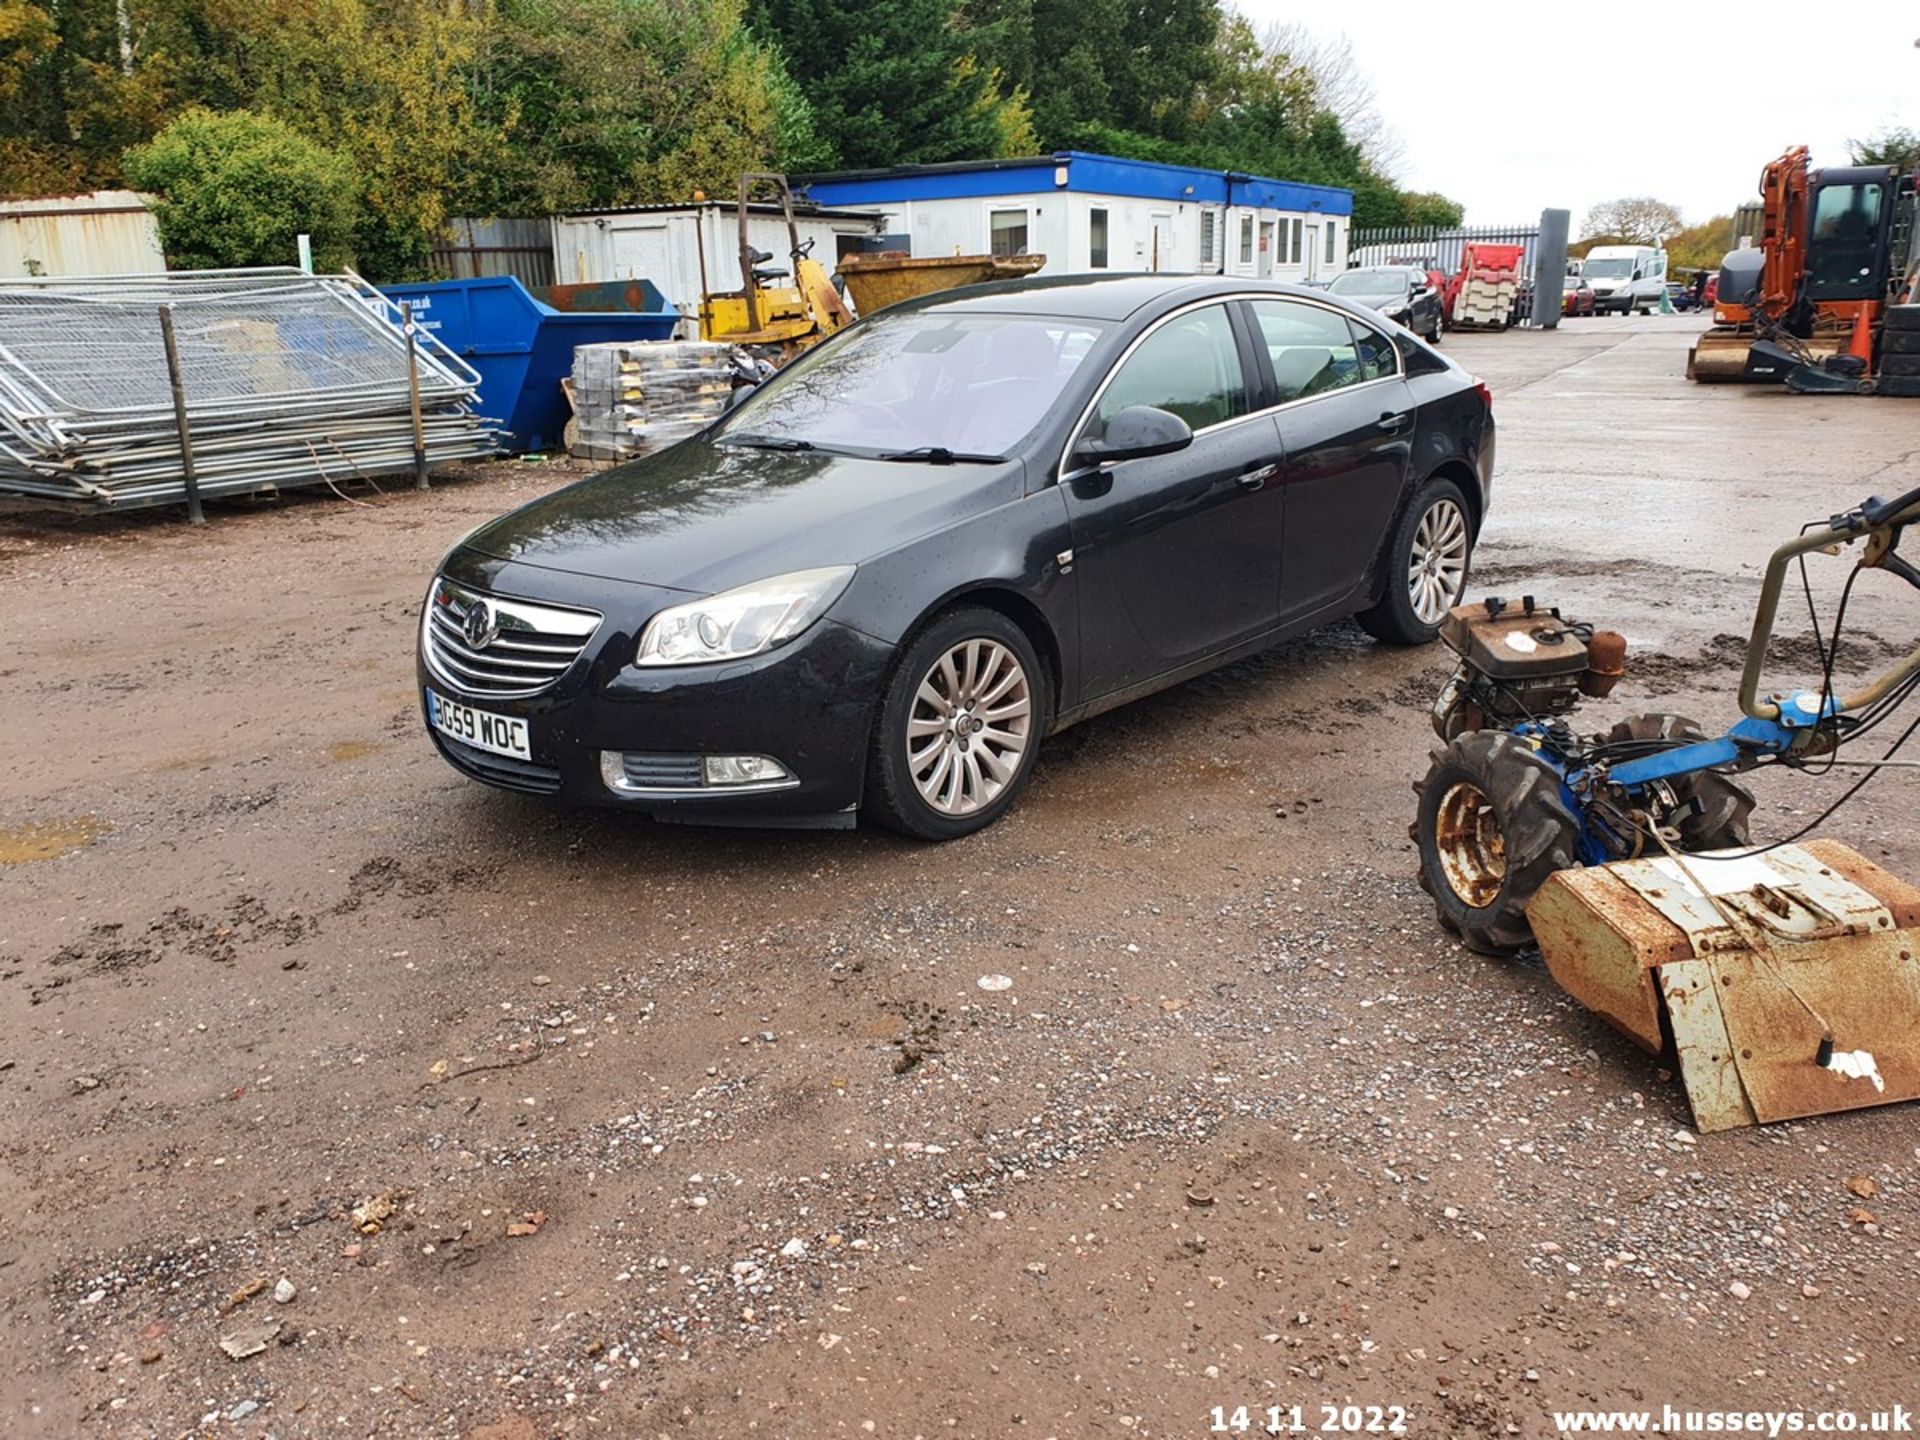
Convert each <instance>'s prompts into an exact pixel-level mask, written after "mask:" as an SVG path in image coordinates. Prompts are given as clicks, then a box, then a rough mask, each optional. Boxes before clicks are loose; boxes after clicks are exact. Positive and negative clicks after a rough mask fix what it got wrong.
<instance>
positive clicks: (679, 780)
mask: <svg viewBox="0 0 1920 1440" xmlns="http://www.w3.org/2000/svg"><path fill="white" fill-rule="evenodd" d="M620 769H621V771H622V772H623V773H624V774H625V775H626V777H627V783H628V784H629V785H632V786H633V787H634V788H635V789H636V790H697V789H699V788H700V787H701V786H703V785H705V784H706V780H707V776H706V766H705V764H704V762H703V761H702V760H701V758H700V757H699V756H698V755H665V754H650V753H648V752H645V751H640V750H628V751H625V752H623V753H622V754H621V756H620Z"/></svg>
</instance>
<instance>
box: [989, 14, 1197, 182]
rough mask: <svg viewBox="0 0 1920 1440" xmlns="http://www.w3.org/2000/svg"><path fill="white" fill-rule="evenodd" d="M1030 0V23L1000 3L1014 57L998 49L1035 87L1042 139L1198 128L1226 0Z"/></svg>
mask: <svg viewBox="0 0 1920 1440" xmlns="http://www.w3.org/2000/svg"><path fill="white" fill-rule="evenodd" d="M1027 3H1028V6H1029V9H1028V11H1027V18H1026V19H1025V20H1024V23H1023V21H1022V20H1021V18H1020V17H1019V16H1018V14H1017V13H1016V14H1013V15H1009V14H1007V13H1006V12H1005V11H1004V10H1003V11H1001V12H1000V13H999V15H998V19H999V29H998V30H997V31H996V34H997V36H998V37H999V38H1000V40H1001V43H1002V44H1003V45H1005V46H1006V47H1007V51H1006V55H1007V58H1005V59H1004V60H1002V59H1000V57H999V56H998V55H996V57H995V59H996V63H997V64H998V65H999V68H1000V69H1001V70H1002V72H1003V73H1005V74H1007V75H1013V76H1018V77H1021V78H1022V80H1023V83H1024V84H1025V85H1026V87H1027V90H1028V92H1029V93H1030V94H1031V95H1032V97H1033V112H1034V128H1035V132H1036V135H1037V138H1038V139H1039V142H1040V145H1041V147H1042V148H1045V149H1057V148H1061V147H1063V146H1069V145H1079V144H1082V143H1084V142H1083V139H1082V137H1083V136H1084V135H1085V134H1087V133H1089V132H1090V131H1097V130H1107V131H1127V132H1131V133H1133V134H1135V135H1140V136H1144V137H1148V138H1151V139H1159V140H1174V141H1182V140H1192V139H1194V138H1196V131H1197V129H1198V123H1199V120H1200V118H1201V110H1202V92H1203V91H1205V90H1206V89H1207V88H1208V86H1209V85H1210V83H1211V81H1212V79H1213V76H1214V73H1215V69H1216V65H1217V63H1218V57H1217V56H1216V53H1215V43H1216V41H1217V40H1218V38H1219V35H1220V31H1221V27H1222V24H1223V16H1222V13H1221V8H1220V5H1219V3H1218V0H1160V3H1155V0H1027ZM1020 46H1026V47H1028V48H1025V49H1020V48H1018V47H1020ZM1137 158H1144V157H1137Z"/></svg>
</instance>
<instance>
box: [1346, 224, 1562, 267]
mask: <svg viewBox="0 0 1920 1440" xmlns="http://www.w3.org/2000/svg"><path fill="white" fill-rule="evenodd" d="M1539 243H1540V226H1539V225H1538V223H1535V224H1531V225H1455V226H1448V227H1442V226H1439V225H1391V226H1386V227H1383V228H1378V229H1370V230H1361V229H1356V230H1355V231H1354V232H1353V234H1352V235H1351V237H1349V239H1348V241H1347V264H1348V266H1349V267H1352V266H1356V265H1423V266H1426V267H1427V268H1428V269H1432V270H1444V271H1446V272H1447V274H1449V275H1451V274H1453V273H1454V272H1455V271H1457V270H1459V268H1460V259H1461V254H1462V252H1463V251H1464V250H1465V249H1466V247H1467V246H1469V245H1478V244H1488V245H1519V246H1523V247H1524V248H1525V252H1526V253H1525V254H1524V255H1523V256H1522V257H1521V265H1520V269H1521V274H1522V275H1525V276H1528V277H1531V276H1532V274H1533V269H1534V259H1535V254H1536V252H1537V250H1538V247H1539Z"/></svg>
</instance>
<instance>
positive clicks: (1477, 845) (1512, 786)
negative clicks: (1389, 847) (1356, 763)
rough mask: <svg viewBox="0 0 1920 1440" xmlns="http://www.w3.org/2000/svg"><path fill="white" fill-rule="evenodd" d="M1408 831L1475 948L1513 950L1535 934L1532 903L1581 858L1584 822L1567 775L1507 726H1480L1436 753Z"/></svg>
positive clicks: (1445, 917) (1445, 905)
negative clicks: (1571, 801)
mask: <svg viewBox="0 0 1920 1440" xmlns="http://www.w3.org/2000/svg"><path fill="white" fill-rule="evenodd" d="M1413 788H1414V790H1415V792H1416V793H1417V794H1418V795H1419V797H1420V803H1419V809H1418V810H1417V811H1416V813H1415V818H1414V822H1413V827H1412V829H1411V831H1410V832H1409V834H1410V836H1411V838H1412V839H1413V841H1414V842H1415V844H1416V845H1418V847H1419V850H1420V888H1421V889H1423V890H1425V891H1426V892H1427V893H1428V894H1429V895H1431V896H1432V897H1433V905H1434V909H1435V910H1436V911H1437V912H1438V914H1439V917H1440V923H1441V924H1442V925H1444V926H1445V927H1446V928H1447V929H1448V930H1450V931H1452V932H1453V933H1454V934H1455V935H1458V936H1459V937H1460V939H1461V941H1462V943H1464V944H1465V945H1466V947H1467V948H1468V949H1469V950H1476V951H1478V952H1479V953H1480V954H1482V955H1511V954H1513V953H1514V952H1516V951H1518V950H1521V949H1523V948H1525V947H1526V946H1527V945H1529V944H1531V943H1532V941H1533V929H1532V927H1531V926H1530V925H1529V924H1528V923H1527V902H1528V901H1529V900H1531V899H1533V897H1534V893H1535V892H1536V891H1538V890H1539V888H1540V887H1541V886H1542V885H1543V884H1545V883H1546V880H1547V877H1548V876H1549V875H1551V874H1553V873H1554V871H1556V870H1567V869H1571V868H1572V867H1573V866H1575V865H1577V864H1579V863H1580V862H1579V839H1580V822H1579V820H1578V819H1577V818H1575V816H1574V813H1573V811H1572V810H1571V809H1570V808H1569V807H1568V805H1567V802H1566V799H1565V797H1564V795H1563V794H1562V791H1561V785H1560V777H1559V775H1557V774H1556V773H1554V770H1553V768H1552V767H1551V766H1550V765H1548V764H1547V762H1546V761H1544V760H1542V759H1541V758H1540V756H1539V755H1538V754H1537V753H1536V752H1535V751H1534V750H1533V748H1532V747H1531V746H1529V745H1527V744H1525V743H1523V742H1522V741H1519V740H1516V739H1514V737H1513V736H1511V735H1509V734H1507V733H1506V732H1505V731H1502V730H1474V731H1470V732H1469V733H1467V734H1465V735H1462V736H1460V737H1459V738H1458V739H1456V740H1454V741H1453V742H1452V743H1451V744H1449V745H1447V746H1446V747H1445V748H1444V749H1439V750H1435V751H1434V752H1433V760H1432V764H1431V765H1430V767H1429V768H1428V770H1427V775H1426V778H1425V779H1424V780H1422V781H1420V782H1419V784H1417V785H1415V786H1414V787H1413Z"/></svg>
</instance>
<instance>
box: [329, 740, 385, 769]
mask: <svg viewBox="0 0 1920 1440" xmlns="http://www.w3.org/2000/svg"><path fill="white" fill-rule="evenodd" d="M379 748H380V746H379V745H378V743H376V742H375V741H372V740H336V741H334V743H333V744H331V745H329V746H327V752H326V753H327V759H329V760H331V761H333V763H334V764H336V765H347V764H351V763H352V762H353V761H355V760H364V759H366V758H367V756H369V755H371V754H373V752H374V751H376V750H378V749H379Z"/></svg>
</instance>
